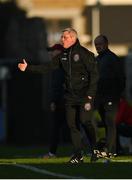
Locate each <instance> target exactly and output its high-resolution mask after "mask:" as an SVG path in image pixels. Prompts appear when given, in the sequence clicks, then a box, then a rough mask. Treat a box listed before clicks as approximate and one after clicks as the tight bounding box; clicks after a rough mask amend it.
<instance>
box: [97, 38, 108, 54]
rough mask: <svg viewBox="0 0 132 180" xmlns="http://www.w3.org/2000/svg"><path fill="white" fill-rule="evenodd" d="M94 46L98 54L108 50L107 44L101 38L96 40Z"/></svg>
mask: <svg viewBox="0 0 132 180" xmlns="http://www.w3.org/2000/svg"><path fill="white" fill-rule="evenodd" d="M94 44H95V48H96V51H97V53H98V54H101V53H102V52H104V51H105V50H106V49H107V48H108V44H107V43H106V42H105V41H104V39H103V38H101V37H99V38H96V39H95V41H94Z"/></svg>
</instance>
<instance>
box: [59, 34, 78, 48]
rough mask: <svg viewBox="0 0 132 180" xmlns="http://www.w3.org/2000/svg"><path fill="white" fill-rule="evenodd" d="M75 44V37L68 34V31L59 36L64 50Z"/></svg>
mask: <svg viewBox="0 0 132 180" xmlns="http://www.w3.org/2000/svg"><path fill="white" fill-rule="evenodd" d="M75 42H76V38H75V36H73V35H72V34H70V33H69V32H68V31H65V32H63V34H62V36H61V44H62V46H63V47H64V48H66V49H67V48H69V47H71V46H72V45H73V44H74V43H75Z"/></svg>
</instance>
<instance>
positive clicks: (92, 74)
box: [27, 41, 98, 104]
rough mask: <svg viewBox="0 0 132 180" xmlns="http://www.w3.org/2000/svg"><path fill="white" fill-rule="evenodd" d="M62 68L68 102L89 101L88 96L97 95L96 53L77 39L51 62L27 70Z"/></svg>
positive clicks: (45, 70) (32, 66)
mask: <svg viewBox="0 0 132 180" xmlns="http://www.w3.org/2000/svg"><path fill="white" fill-rule="evenodd" d="M56 68H62V69H63V71H64V78H65V98H66V100H67V102H68V103H71V104H81V103H86V102H89V101H90V99H88V96H92V97H94V96H95V93H96V85H97V80H98V70H97V63H96V60H95V58H94V54H93V53H92V52H90V51H89V50H87V49H86V48H84V47H83V46H81V45H80V43H79V41H77V42H76V43H75V44H74V45H73V46H72V47H70V48H68V49H64V50H63V52H62V53H60V54H59V55H58V56H56V57H55V58H54V59H53V60H52V61H51V62H50V63H47V64H44V65H39V66H34V65H31V66H28V67H27V70H30V71H38V72H42V73H46V72H48V71H49V70H50V69H56Z"/></svg>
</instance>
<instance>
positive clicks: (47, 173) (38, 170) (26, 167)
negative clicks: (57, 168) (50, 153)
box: [12, 164, 83, 179]
mask: <svg viewBox="0 0 132 180" xmlns="http://www.w3.org/2000/svg"><path fill="white" fill-rule="evenodd" d="M12 165H13V166H16V167H21V168H24V169H28V170H31V171H34V172H37V173H41V174H46V175H50V176H55V177H61V178H69V179H82V178H83V177H74V176H68V175H65V174H58V173H54V172H50V171H47V170H45V169H39V168H36V167H33V166H29V165H24V164H12Z"/></svg>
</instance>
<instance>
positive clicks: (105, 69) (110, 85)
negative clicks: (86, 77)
mask: <svg viewBox="0 0 132 180" xmlns="http://www.w3.org/2000/svg"><path fill="white" fill-rule="evenodd" d="M97 64H98V71H99V76H100V78H99V81H98V86H97V96H98V97H99V96H100V98H103V99H104V100H106V101H111V100H119V98H120V97H121V94H122V92H123V90H124V87H125V75H124V72H123V66H122V62H121V60H120V59H119V57H118V56H117V55H115V54H114V53H113V52H112V51H110V50H109V49H108V50H106V51H104V52H103V53H102V54H100V55H98V56H97Z"/></svg>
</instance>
